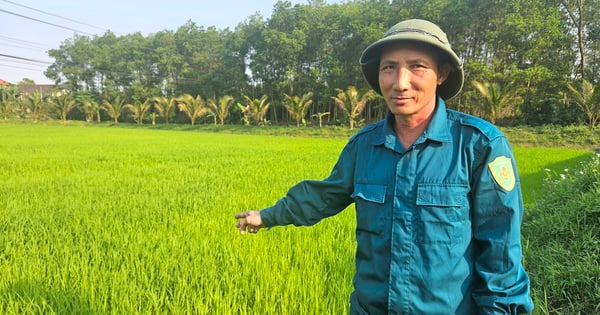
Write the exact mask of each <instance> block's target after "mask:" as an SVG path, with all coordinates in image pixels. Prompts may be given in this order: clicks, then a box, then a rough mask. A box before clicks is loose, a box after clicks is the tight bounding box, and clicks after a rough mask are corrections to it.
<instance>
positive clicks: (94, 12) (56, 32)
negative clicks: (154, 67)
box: [0, 0, 340, 84]
mask: <svg viewBox="0 0 600 315" xmlns="http://www.w3.org/2000/svg"><path fill="white" fill-rule="evenodd" d="M276 2H277V0H161V1H156V0H145V1H143V0H120V1H117V0H96V1H90V0H0V79H2V80H4V81H8V82H10V83H17V82H19V81H21V79H23V78H30V79H33V80H34V81H35V82H36V83H37V84H51V83H53V82H52V81H51V80H49V79H48V78H46V77H45V76H44V74H43V72H44V71H45V69H46V67H47V66H48V64H42V63H35V62H29V61H25V60H18V59H15V58H11V57H5V56H1V55H8V56H14V57H21V58H27V59H32V60H36V61H45V62H48V63H51V62H52V61H53V59H52V58H50V57H49V56H48V54H47V51H48V50H50V49H54V48H58V47H59V46H60V43H61V42H63V41H64V40H66V39H70V38H72V37H73V35H74V34H75V32H74V31H73V30H68V29H63V28H59V27H55V26H52V25H48V24H44V23H40V22H37V21H33V20H31V19H28V18H24V17H20V16H16V15H15V14H19V15H23V16H27V17H30V18H34V19H38V20H42V21H45V22H48V23H53V24H58V25H60V26H63V27H67V28H71V29H74V30H77V31H81V32H85V33H83V34H81V35H87V36H90V34H94V35H102V34H104V32H105V31H106V30H108V29H110V30H111V31H112V32H113V33H115V34H116V35H117V36H119V35H126V34H131V33H135V32H141V33H142V34H143V35H144V36H146V35H148V34H150V33H156V32H159V31H162V30H165V29H168V30H176V29H177V28H178V27H180V26H182V25H183V24H185V23H186V22H187V21H188V20H192V21H193V22H195V23H196V24H197V25H199V26H204V27H205V28H206V27H209V26H215V27H217V28H218V29H224V28H227V27H229V28H230V29H232V30H234V29H235V27H236V25H237V24H238V23H240V22H243V21H244V20H246V19H247V18H248V17H249V16H251V15H253V14H254V13H257V12H258V13H260V14H261V15H262V16H263V17H265V18H268V17H270V16H271V13H272V12H273V6H274V5H275V3H276ZM290 2H291V3H292V5H293V4H297V3H302V4H306V3H308V0H290ZM326 2H327V3H334V2H340V1H339V0H328V1H326ZM23 6H25V7H23ZM26 7H29V8H33V9H35V10H32V9H29V8H26ZM36 10H39V11H43V12H47V13H51V14H53V15H57V16H60V17H64V18H68V19H71V20H75V21H77V22H82V23H85V24H89V25H92V26H96V27H99V28H95V27H92V26H88V25H85V24H79V23H76V22H73V21H69V20H66V19H63V18H60V17H56V16H52V15H48V14H45V13H42V12H39V11H36ZM5 11H8V12H11V13H7V12H5ZM86 33H87V34H86Z"/></svg>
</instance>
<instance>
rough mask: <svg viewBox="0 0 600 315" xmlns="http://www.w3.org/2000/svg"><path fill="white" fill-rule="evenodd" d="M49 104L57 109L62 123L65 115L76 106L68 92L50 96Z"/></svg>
mask: <svg viewBox="0 0 600 315" xmlns="http://www.w3.org/2000/svg"><path fill="white" fill-rule="evenodd" d="M50 105H51V106H54V108H56V109H57V110H58V111H59V113H60V118H61V120H62V121H63V123H65V122H66V121H67V115H68V114H69V112H71V111H72V110H73V109H74V108H75V106H77V102H76V101H75V99H74V98H73V96H71V95H70V94H63V95H60V96H57V97H52V98H50Z"/></svg>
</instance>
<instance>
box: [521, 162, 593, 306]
mask: <svg viewBox="0 0 600 315" xmlns="http://www.w3.org/2000/svg"><path fill="white" fill-rule="evenodd" d="M548 172H549V171H548ZM542 191H544V192H545V193H544V194H543V195H542V196H540V198H539V199H538V200H536V203H535V205H534V206H533V207H532V208H531V209H527V212H526V217H525V218H524V221H523V228H522V229H523V242H524V257H525V265H526V269H527V271H528V272H529V275H530V278H531V282H532V290H533V292H532V294H533V296H534V299H535V302H536V312H535V313H536V314H599V313H600V154H596V155H594V156H593V157H592V158H591V159H590V160H589V161H586V162H582V163H581V165H580V167H579V168H578V169H573V170H571V169H565V170H563V171H562V172H561V173H559V174H554V173H552V174H549V176H548V178H547V179H546V182H545V183H544V189H543V190H542Z"/></svg>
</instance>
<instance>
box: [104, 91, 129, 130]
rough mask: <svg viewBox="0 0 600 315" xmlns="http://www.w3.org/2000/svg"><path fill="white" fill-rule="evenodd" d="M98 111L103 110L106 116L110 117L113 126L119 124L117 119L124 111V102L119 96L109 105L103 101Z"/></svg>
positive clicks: (106, 101)
mask: <svg viewBox="0 0 600 315" xmlns="http://www.w3.org/2000/svg"><path fill="white" fill-rule="evenodd" d="M100 109H102V110H104V111H105V112H106V113H107V114H108V116H110V117H111V118H112V119H113V120H114V122H115V124H118V123H119V117H121V114H122V113H123V110H125V100H124V99H122V98H121V96H117V97H115V100H114V101H113V102H112V103H111V102H109V101H108V100H104V103H103V104H102V106H101V107H100Z"/></svg>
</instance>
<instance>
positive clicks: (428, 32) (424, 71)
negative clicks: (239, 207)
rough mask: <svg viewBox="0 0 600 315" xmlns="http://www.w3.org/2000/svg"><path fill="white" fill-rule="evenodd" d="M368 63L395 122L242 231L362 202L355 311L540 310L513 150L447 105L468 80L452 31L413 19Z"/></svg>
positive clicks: (244, 218)
mask: <svg viewBox="0 0 600 315" xmlns="http://www.w3.org/2000/svg"><path fill="white" fill-rule="evenodd" d="M360 62H361V66H362V71H363V74H364V76H365V78H366V80H367V81H368V82H369V84H370V86H371V87H372V88H373V89H374V90H375V91H377V92H378V93H379V94H381V95H382V96H383V97H384V99H385V102H386V103H387V106H388V108H389V112H388V115H387V117H386V118H385V119H384V120H382V121H380V122H377V123H375V124H372V125H370V126H367V127H365V128H364V129H363V130H361V131H360V132H358V133H357V134H356V135H355V136H353V137H352V138H351V139H350V141H349V142H348V143H347V145H346V146H345V148H344V150H343V151H342V153H341V155H340V157H339V160H338V162H337V163H336V165H335V166H334V168H333V170H332V172H331V174H330V175H329V177H328V178H326V179H324V180H322V181H302V182H300V183H298V184H297V185H295V186H294V187H292V188H291V189H290V190H289V191H288V194H287V195H286V197H284V198H282V199H280V200H279V201H278V202H277V203H276V204H275V205H274V206H272V207H269V208H266V209H264V210H262V211H260V212H259V211H246V212H242V213H238V214H237V215H236V218H238V219H239V221H238V223H237V227H238V228H239V230H240V232H241V233H244V232H245V231H249V232H250V233H256V232H257V231H258V230H259V229H260V228H262V227H265V226H266V227H271V226H275V225H287V224H294V225H312V224H315V223H316V222H318V221H319V220H321V219H323V218H325V217H328V216H331V215H334V214H336V213H338V212H339V211H341V210H343V209H344V208H346V207H347V206H348V205H349V204H351V203H352V202H354V203H356V219H357V227H356V239H357V253H356V274H355V276H354V281H353V284H354V292H353V293H352V295H351V297H350V304H351V312H352V313H353V314H385V313H389V314H518V313H528V312H531V311H532V309H533V303H532V302H531V298H530V296H529V279H528V277H527V274H526V273H525V271H524V269H523V267H522V265H521V244H520V223H521V217H522V214H523V202H522V197H521V188H520V184H519V180H518V177H517V174H516V167H515V162H514V157H513V153H512V150H511V148H510V146H509V144H508V141H507V140H506V138H505V137H504V136H503V135H502V134H501V132H500V131H499V130H498V129H497V128H495V127H494V126H493V125H491V124H490V123H488V122H486V121H484V120H482V119H479V118H476V117H473V116H469V115H466V114H463V113H459V112H456V111H452V110H448V109H446V105H445V103H444V100H448V99H450V98H452V97H453V96H455V95H456V94H457V93H458V92H459V91H460V89H461V88H462V85H463V70H462V64H461V61H460V60H459V58H458V57H457V55H456V54H455V53H454V51H452V49H451V47H450V44H449V43H448V40H447V37H446V34H445V33H444V32H443V31H442V30H441V29H440V28H439V27H438V26H437V25H435V24H433V23H430V22H427V21H423V20H407V21H403V22H400V23H398V24H396V25H395V26H393V27H392V28H391V29H390V30H388V32H387V33H386V34H384V36H383V37H382V39H380V40H379V41H376V42H375V43H373V44H372V45H370V46H369V47H367V49H366V50H365V51H364V52H363V54H362V56H361V60H360Z"/></svg>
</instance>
